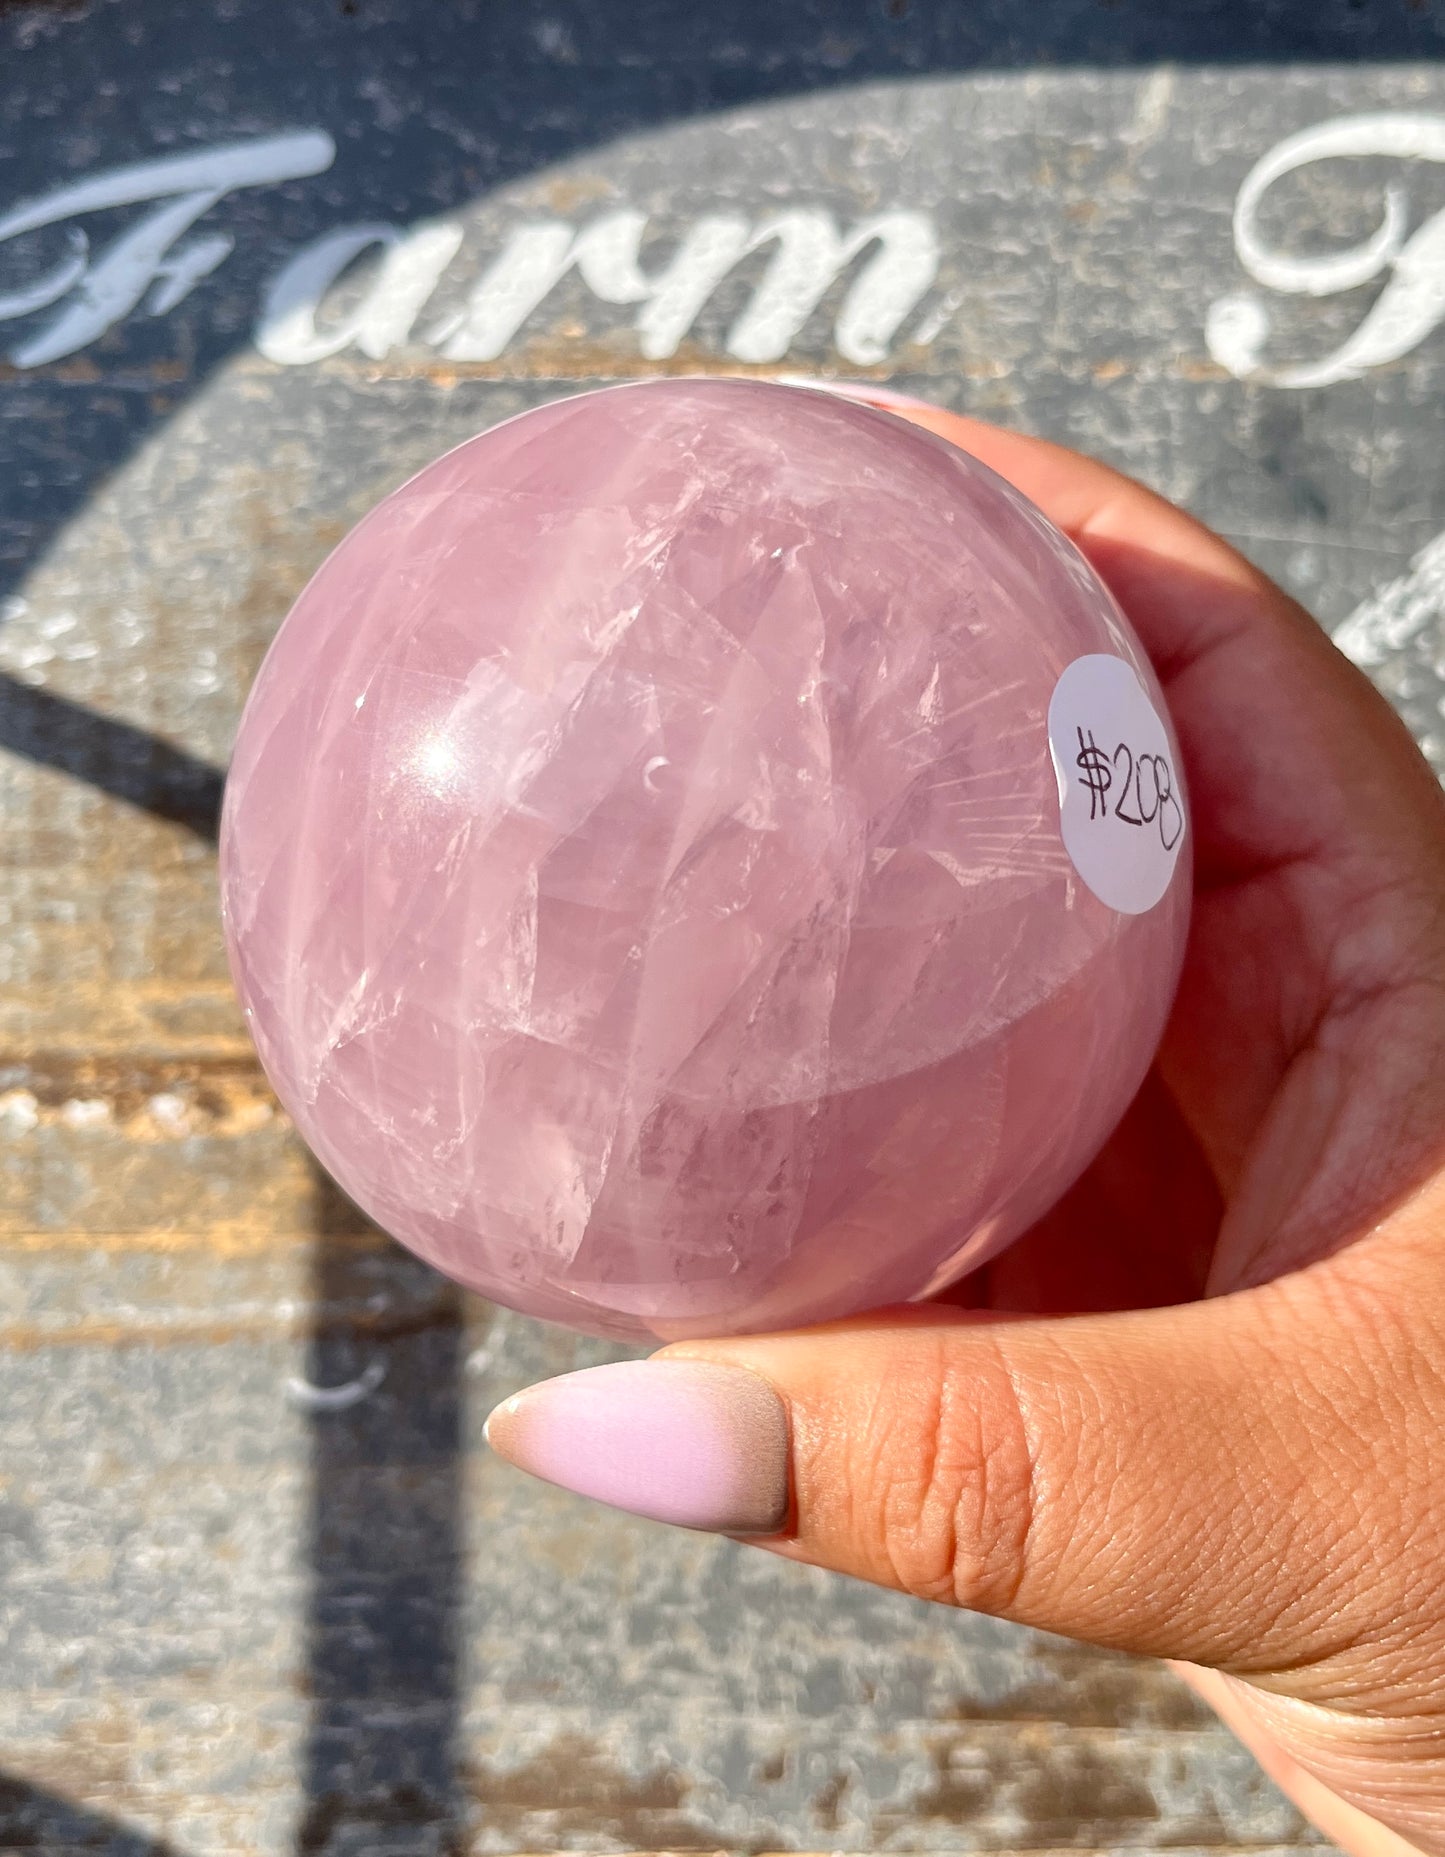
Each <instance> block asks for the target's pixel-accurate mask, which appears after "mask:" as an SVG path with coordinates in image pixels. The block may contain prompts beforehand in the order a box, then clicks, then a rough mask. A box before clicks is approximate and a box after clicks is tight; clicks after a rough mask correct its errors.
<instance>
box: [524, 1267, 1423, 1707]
mask: <svg viewBox="0 0 1445 1857" xmlns="http://www.w3.org/2000/svg"><path fill="white" fill-rule="evenodd" d="M1380 1242H1382V1241H1381V1240H1380V1239H1378V1238H1377V1239H1376V1240H1373V1241H1367V1242H1366V1244H1365V1245H1364V1246H1362V1247H1358V1249H1361V1250H1364V1249H1373V1248H1374V1247H1375V1246H1376V1245H1378V1244H1379V1243H1380ZM1347 1268H1349V1266H1348V1265H1347V1264H1346V1263H1345V1262H1344V1261H1342V1260H1341V1259H1336V1260H1332V1261H1331V1263H1330V1264H1329V1265H1325V1266H1318V1267H1316V1268H1315V1269H1313V1270H1308V1271H1304V1272H1300V1273H1297V1274H1296V1275H1294V1276H1292V1277H1289V1278H1285V1279H1281V1280H1279V1281H1277V1282H1275V1283H1272V1284H1268V1285H1265V1286H1263V1287H1261V1288H1259V1289H1254V1290H1248V1291H1244V1292H1240V1293H1238V1294H1236V1295H1234V1296H1230V1297H1223V1298H1219V1299H1217V1300H1214V1301H1211V1302H1207V1303H1197V1304H1192V1305H1188V1306H1184V1307H1179V1308H1173V1309H1166V1310H1151V1311H1146V1312H1139V1313H1125V1314H1118V1315H1107V1316H1079V1317H1070V1318H1066V1319H1062V1320H1024V1319H1011V1318H1010V1319H1002V1320H1000V1319H993V1320H990V1319H980V1318H979V1317H978V1316H977V1315H976V1314H973V1313H971V1312H968V1311H965V1310H960V1309H955V1308H949V1307H945V1306H941V1305H927V1306H919V1307H913V1308H909V1309H905V1310H891V1311H884V1312H881V1313H878V1314H875V1315H873V1316H871V1317H867V1318H864V1319H862V1320H858V1321H850V1322H847V1323H837V1324H830V1325H827V1326H824V1327H819V1328H815V1329H810V1330H804V1331H801V1332H798V1333H793V1334H787V1335H776V1336H772V1335H769V1336H753V1337H745V1338H737V1339H729V1340H726V1341H715V1342H687V1343H682V1344H678V1345H675V1346H672V1347H670V1348H667V1349H665V1350H664V1351H663V1352H662V1353H660V1354H658V1355H654V1356H653V1357H652V1358H651V1359H650V1360H647V1361H639V1362H624V1363H618V1364H615V1365H612V1366H605V1367H597V1368H589V1369H585V1370H583V1371H582V1372H580V1373H575V1374H569V1375H566V1376H564V1377H563V1378H561V1379H559V1380H553V1381H549V1382H545V1383H544V1384H543V1385H541V1386H539V1387H533V1388H531V1389H529V1390H528V1391H527V1392H524V1393H522V1394H519V1395H518V1396H516V1397H515V1398H514V1399H512V1400H509V1401H507V1402H505V1404H504V1405H503V1406H501V1407H500V1408H499V1409H498V1410H497V1412H496V1413H494V1414H493V1416H492V1419H491V1420H490V1421H489V1427H488V1437H489V1438H490V1440H491V1442H492V1443H493V1445H494V1446H495V1447H496V1448H497V1449H498V1450H499V1451H500V1452H501V1453H502V1454H503V1455H504V1456H506V1457H508V1458H510V1459H511V1460H512V1461H514V1462H516V1463H519V1464H520V1465H521V1466H522V1467H523V1468H524V1469H529V1470H531V1471H533V1472H534V1473H535V1474H538V1475H541V1476H544V1477H547V1478H549V1479H550V1480H552V1481H554V1482H558V1483H562V1484H564V1485H566V1486H568V1487H571V1488H574V1489H580V1490H582V1491H583V1492H584V1493H586V1494H589V1495H592V1496H594V1497H597V1498H600V1499H601V1500H603V1501H606V1502H610V1503H613V1504H614V1505H616V1506H619V1507H624V1508H630V1509H633V1510H636V1511H638V1512H640V1513H643V1514H647V1515H651V1516H654V1517H656V1518H659V1519H662V1520H666V1521H672V1522H679V1523H682V1524H684V1525H689V1526H693V1527H705V1528H712V1529H716V1530H718V1531H720V1532H723V1533H728V1534H735V1535H741V1534H752V1535H754V1536H755V1537H757V1538H758V1539H759V1540H760V1544H761V1545H764V1546H767V1547H770V1548H771V1549H772V1550H773V1551H775V1552H779V1553H783V1554H786V1555H788V1556H790V1557H792V1558H795V1559H799V1560H804V1561H807V1562H810V1563H813V1564H815V1565H818V1566H822V1567H829V1568H833V1569H835V1570H837V1571H839V1572H842V1573H847V1574H851V1575H854V1576H856V1577H858V1578H860V1579H864V1580H869V1581H872V1582H875V1583H877V1584H880V1585H884V1586H889V1587H895V1588H898V1589H901V1590H902V1591H905V1592H908V1593H912V1594H915V1595H918V1596H921V1597H924V1598H928V1599H934V1600H941V1601H944V1602H945V1603H949V1604H954V1605H959V1606H965V1607H969V1608H971V1609H974V1610H978V1611H983V1612H989V1613H993V1614H995V1615H997V1616H1000V1617H1005V1618H1009V1619H1013V1620H1016V1621H1018V1622H1020V1623H1023V1624H1027V1625H1032V1626H1038V1627H1041V1628H1043V1629H1046V1630H1048V1631H1053V1632H1060V1633H1064V1634H1066V1635H1069V1636H1073V1637H1078V1638H1084V1639H1088V1640H1092V1641H1093V1642H1095V1643H1098V1644H1107V1645H1111V1646H1115V1647H1118V1648H1121V1649H1125V1650H1131V1651H1140V1652H1146V1653H1151V1654H1155V1655H1161V1656H1168V1657H1173V1658H1179V1659H1186V1660H1188V1661H1190V1662H1192V1663H1202V1664H1208V1665H1213V1666H1216V1667H1220V1668H1225V1669H1228V1670H1231V1671H1233V1672H1235V1673H1238V1674H1242V1675H1254V1676H1256V1677H1258V1676H1261V1675H1262V1676H1264V1677H1265V1678H1266V1679H1268V1677H1269V1676H1270V1675H1273V1674H1278V1673H1281V1672H1287V1671H1291V1670H1297V1669H1308V1670H1310V1671H1312V1672H1319V1671H1320V1670H1321V1669H1322V1668H1323V1666H1324V1665H1325V1664H1327V1663H1328V1662H1330V1661H1331V1660H1335V1659H1338V1658H1340V1657H1345V1658H1348V1657H1349V1655H1350V1652H1351V1649H1352V1647H1354V1646H1358V1645H1366V1644H1368V1645H1370V1646H1371V1647H1372V1652H1371V1654H1374V1653H1375V1652H1377V1651H1378V1649H1379V1646H1380V1642H1381V1634H1382V1633H1388V1632H1389V1631H1390V1630H1391V1629H1392V1626H1397V1625H1398V1622H1399V1618H1400V1613H1401V1605H1400V1596H1399V1595H1392V1594H1391V1592H1390V1591H1389V1585H1390V1581H1389V1579H1388V1578H1387V1577H1386V1578H1382V1577H1378V1576H1377V1574H1376V1572H1375V1571H1374V1567H1372V1566H1371V1564H1370V1563H1374V1566H1379V1565H1383V1566H1384V1567H1386V1568H1389V1567H1391V1566H1400V1567H1408V1566H1409V1565H1411V1564H1412V1552H1411V1550H1410V1549H1409V1547H1408V1542H1409V1538H1410V1534H1411V1532H1412V1531H1418V1529H1419V1527H1420V1525H1421V1520H1422V1518H1421V1517H1420V1516H1418V1515H1415V1516H1412V1515H1411V1514H1410V1513H1408V1510H1409V1503H1408V1502H1406V1501H1404V1500H1403V1499H1402V1498H1401V1497H1400V1495H1399V1494H1398V1492H1401V1491H1409V1490H1412V1489H1417V1488H1419V1487H1420V1486H1421V1483H1422V1479H1421V1477H1420V1475H1419V1464H1420V1462H1421V1461H1425V1460H1424V1459H1422V1458H1421V1457H1420V1456H1419V1455H1417V1454H1418V1453H1420V1452H1422V1451H1423V1452H1424V1453H1425V1458H1426V1459H1428V1458H1430V1457H1433V1456H1434V1455H1435V1454H1436V1453H1437V1452H1438V1450H1439V1448H1440V1442H1441V1438H1442V1436H1445V1419H1442V1417H1441V1407H1440V1405H1439V1404H1436V1406H1435V1407H1434V1419H1433V1422H1434V1423H1435V1425H1436V1427H1437V1430H1436V1435H1435V1437H1434V1438H1433V1439H1432V1440H1422V1439H1421V1438H1419V1437H1416V1436H1414V1435H1413V1434H1414V1433H1415V1431H1416V1430H1417V1429H1418V1423H1417V1421H1416V1419H1414V1418H1411V1417H1409V1416H1408V1415H1406V1416H1402V1413H1401V1408H1400V1401H1399V1399H1398V1396H1397V1395H1391V1394H1390V1393H1389V1392H1388V1391H1387V1390H1386V1389H1387V1388H1388V1387H1389V1386H1390V1384H1391V1382H1392V1380H1393V1382H1394V1383H1396V1384H1398V1382H1399V1379H1400V1376H1401V1370H1402V1359H1401V1349H1402V1346H1403V1345H1404V1344H1403V1343H1402V1342H1401V1341H1400V1339H1399V1337H1400V1334H1401V1327H1402V1323H1401V1317H1400V1313H1399V1310H1398V1309H1390V1308H1386V1307H1384V1306H1383V1305H1384V1301H1385V1300H1386V1296H1385V1292H1384V1291H1383V1290H1382V1291H1380V1292H1379V1293H1378V1295H1376V1293H1375V1292H1374V1291H1372V1290H1371V1289H1370V1288H1369V1280H1370V1279H1371V1278H1375V1279H1377V1280H1378V1279H1379V1278H1381V1277H1382V1276H1383V1278H1384V1280H1385V1281H1387V1282H1388V1281H1389V1280H1390V1273H1389V1272H1388V1271H1383V1272H1381V1271H1376V1270H1371V1271H1368V1272H1366V1271H1364V1270H1361V1269H1359V1268H1355V1269H1354V1271H1353V1276H1352V1278H1351V1280H1350V1283H1349V1287H1348V1290H1346V1288H1344V1287H1343V1284H1344V1272H1345V1270H1346V1269H1347ZM1397 1280H1398V1279H1397ZM1389 1300H1390V1301H1391V1302H1393V1301H1394V1300H1395V1296H1394V1293H1392V1294H1391V1296H1390V1298H1389ZM1377 1305H1378V1306H1377ZM739 1370H743V1371H739ZM1406 1378H1407V1379H1409V1380H1410V1381H1411V1383H1412V1385H1414V1386H1415V1387H1417V1388H1418V1386H1419V1374H1418V1373H1414V1372H1409V1371H1407V1372H1406ZM1437 1378H1438V1365H1437ZM1426 1403H1427V1405H1428V1403H1429V1402H1426ZM1422 1409H1423V1408H1422ZM1412 1456H1413V1457H1414V1462H1413V1464H1412V1463H1411V1462H1410V1459H1411V1457H1412ZM1382 1490H1383V1491H1387V1492H1390V1499H1389V1501H1388V1502H1381V1501H1379V1500H1377V1499H1375V1498H1373V1497H1372V1492H1380V1491H1382ZM1397 1535H1398V1537H1399V1540H1398V1541H1396V1540H1394V1537H1395V1536H1397ZM1417 1558H1418V1556H1413V1559H1415V1560H1417ZM1417 1651H1418V1653H1419V1654H1420V1655H1421V1656H1422V1658H1423V1659H1424V1660H1425V1661H1426V1662H1427V1663H1428V1664H1429V1666H1430V1668H1429V1669H1424V1670H1422V1673H1421V1681H1422V1682H1430V1681H1432V1680H1433V1678H1432V1677H1431V1675H1430V1669H1434V1670H1438V1663H1436V1661H1435V1660H1436V1659H1437V1658H1438V1656H1439V1646H1438V1645H1437V1646H1435V1647H1434V1648H1433V1650H1430V1651H1426V1650H1425V1648H1424V1647H1423V1646H1419V1647H1417ZM1406 1655H1407V1657H1408V1655H1409V1653H1408V1651H1407V1652H1406ZM1307 1680H1308V1679H1307ZM1322 1680H1323V1679H1322Z"/></svg>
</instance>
